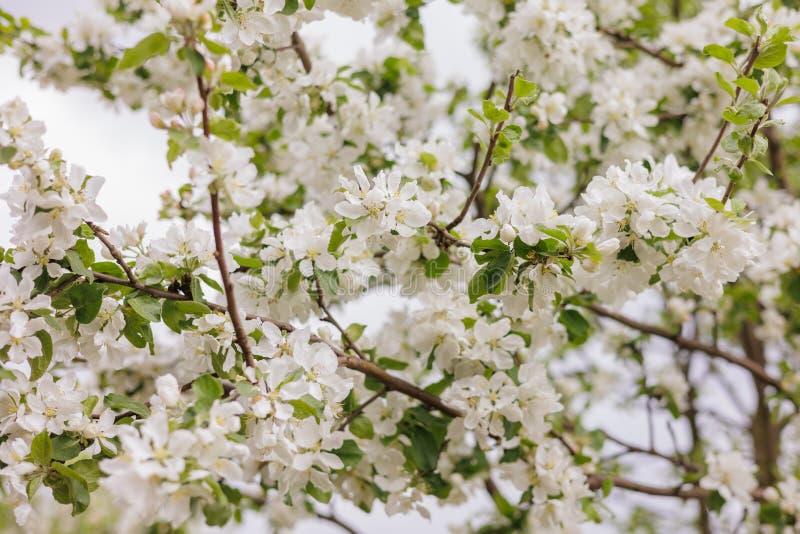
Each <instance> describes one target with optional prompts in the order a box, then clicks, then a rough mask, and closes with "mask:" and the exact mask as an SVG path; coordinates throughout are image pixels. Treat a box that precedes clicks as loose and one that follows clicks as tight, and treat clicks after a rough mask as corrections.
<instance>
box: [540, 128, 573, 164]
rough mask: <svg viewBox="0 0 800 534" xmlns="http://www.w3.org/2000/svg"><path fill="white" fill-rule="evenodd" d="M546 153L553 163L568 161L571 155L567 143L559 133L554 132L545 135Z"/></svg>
mask: <svg viewBox="0 0 800 534" xmlns="http://www.w3.org/2000/svg"><path fill="white" fill-rule="evenodd" d="M544 155H545V156H547V159H549V160H550V161H552V162H553V163H566V161H567V157H568V156H569V152H568V151H567V145H565V144H564V141H563V140H562V139H561V136H559V135H558V134H557V133H555V132H553V133H552V134H548V135H546V136H545V138H544Z"/></svg>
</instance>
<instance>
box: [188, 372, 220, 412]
mask: <svg viewBox="0 0 800 534" xmlns="http://www.w3.org/2000/svg"><path fill="white" fill-rule="evenodd" d="M192 391H193V392H194V395H195V399H196V400H195V406H197V407H198V408H200V409H201V410H207V409H209V408H210V407H211V405H212V404H214V401H215V400H217V399H221V398H222V395H223V394H224V393H225V390H224V388H223V387H222V384H221V383H220V381H219V380H217V379H216V378H214V377H213V376H211V375H210V374H208V373H206V374H204V375H200V376H198V377H197V378H195V380H194V382H192Z"/></svg>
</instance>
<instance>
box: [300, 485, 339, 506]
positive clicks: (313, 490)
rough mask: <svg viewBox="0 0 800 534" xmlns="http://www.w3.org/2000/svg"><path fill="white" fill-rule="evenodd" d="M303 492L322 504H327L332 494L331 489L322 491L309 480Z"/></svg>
mask: <svg viewBox="0 0 800 534" xmlns="http://www.w3.org/2000/svg"><path fill="white" fill-rule="evenodd" d="M305 492H306V493H307V494H308V495H309V496H311V497H313V498H314V499H315V500H317V501H319V502H321V503H322V504H328V503H329V502H330V501H331V497H332V496H333V492H332V491H322V490H321V489H319V488H318V487H316V486H315V485H314V484H312V483H311V482H310V481H309V482H308V484H306V487H305Z"/></svg>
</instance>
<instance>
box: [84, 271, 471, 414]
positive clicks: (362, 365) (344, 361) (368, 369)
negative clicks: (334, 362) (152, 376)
mask: <svg viewBox="0 0 800 534" xmlns="http://www.w3.org/2000/svg"><path fill="white" fill-rule="evenodd" d="M92 274H93V275H94V277H95V278H96V279H97V280H99V281H101V282H104V283H108V284H117V285H121V286H126V287H135V288H136V289H138V290H139V291H142V292H144V293H147V294H149V295H152V296H154V297H157V298H163V299H170V300H192V299H191V297H190V296H188V295H181V294H180V293H173V292H171V291H164V290H163V289H159V288H155V287H150V286H142V287H136V286H134V285H133V282H131V281H130V280H126V279H124V278H118V277H116V276H111V275H108V274H103V273H98V272H93V273H92ZM204 304H205V305H206V306H208V307H209V308H210V309H212V310H214V311H218V312H220V313H225V312H227V311H228V308H226V307H225V306H222V305H220V304H215V303H213V302H204ZM245 317H246V319H248V320H255V319H257V320H260V321H263V322H267V323H272V324H274V325H275V326H277V327H278V328H280V329H281V330H283V331H285V332H293V331H294V330H295V327H294V326H293V325H291V324H289V323H286V322H284V321H279V320H277V319H271V318H269V317H261V316H258V315H253V314H247V315H246V316H245ZM310 340H311V341H313V342H315V343H325V344H326V345H328V346H329V347H330V348H331V350H333V352H334V353H335V354H336V356H337V357H338V359H339V365H340V366H342V367H347V368H348V369H353V370H354V371H359V372H361V373H363V374H365V375H367V376H369V377H372V378H374V379H375V380H377V381H379V382H381V383H382V384H383V385H385V386H386V387H387V388H388V389H389V390H392V391H398V392H400V393H403V394H404V395H408V396H409V397H412V398H415V399H417V400H419V401H422V402H423V403H425V404H427V405H428V406H430V407H431V408H435V409H437V410H439V411H440V412H442V413H444V414H446V415H449V416H451V417H463V415H464V413H463V412H462V411H461V410H459V409H457V408H453V407H451V406H448V405H447V404H445V403H444V401H442V399H440V398H439V397H437V396H436V395H433V394H431V393H429V392H427V391H425V390H423V389H421V388H419V387H417V386H415V385H414V384H412V383H410V382H406V381H405V380H403V379H402V378H398V377H396V376H393V375H390V374H389V373H387V372H386V371H385V370H383V369H381V368H380V367H378V366H377V365H375V364H374V363H372V362H370V361H367V360H362V359H360V358H356V357H354V356H350V355H349V354H347V353H346V352H344V351H343V350H342V349H340V348H339V347H337V346H336V345H334V344H333V343H330V342H328V341H325V340H324V339H322V338H320V337H319V336H315V335H312V336H311V337H310Z"/></svg>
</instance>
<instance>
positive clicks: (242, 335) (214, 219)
mask: <svg viewBox="0 0 800 534" xmlns="http://www.w3.org/2000/svg"><path fill="white" fill-rule="evenodd" d="M197 90H198V92H199V93H200V98H201V99H202V100H203V110H202V117H203V135H204V136H205V137H206V139H208V138H209V137H211V129H210V126H209V120H208V88H207V87H205V84H204V83H203V78H202V77H201V76H197ZM209 196H210V197H211V226H212V229H213V232H214V248H215V250H214V257H215V258H216V260H217V267H218V268H219V274H220V277H221V278H222V287H223V289H224V290H225V300H226V301H227V302H228V315H229V316H230V318H231V323H232V324H233V331H234V333H235V334H236V344H237V345H239V348H240V349H241V351H242V356H243V357H244V360H245V362H246V363H247V365H248V366H249V367H255V366H256V361H255V359H254V358H253V352H252V351H251V350H250V340H249V338H248V337H247V332H245V329H244V325H243V324H242V319H241V317H240V316H239V308H238V306H237V305H236V293H235V291H234V289H233V282H231V275H230V272H229V271H228V265H227V262H226V261H225V245H224V244H223V242H222V220H221V219H222V217H221V216H220V209H219V191H218V190H217V184H216V181H214V182H212V183H211V185H210V187H209Z"/></svg>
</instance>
